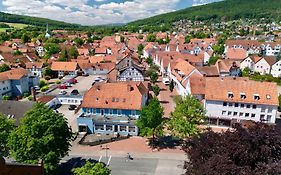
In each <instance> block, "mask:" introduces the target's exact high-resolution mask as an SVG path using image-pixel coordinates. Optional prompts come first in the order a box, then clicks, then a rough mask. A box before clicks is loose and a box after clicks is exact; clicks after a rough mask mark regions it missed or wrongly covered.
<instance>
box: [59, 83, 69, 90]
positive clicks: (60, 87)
mask: <svg viewBox="0 0 281 175" xmlns="http://www.w3.org/2000/svg"><path fill="white" fill-rule="evenodd" d="M58 87H59V89H67V85H65V84H61V85H59V86H58Z"/></svg>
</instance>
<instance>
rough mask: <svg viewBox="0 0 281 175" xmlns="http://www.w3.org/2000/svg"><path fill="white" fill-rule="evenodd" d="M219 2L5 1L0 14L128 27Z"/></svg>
mask: <svg viewBox="0 0 281 175" xmlns="http://www.w3.org/2000/svg"><path fill="white" fill-rule="evenodd" d="M214 1H218V0H1V1H0V11H3V12H8V13H14V14H23V15H29V16H37V17H44V18H49V19H54V20H60V21H65V22H69V23H78V24H82V25H101V24H112V23H126V22H130V21H134V20H137V19H142V18H147V17H150V16H154V15H158V14H161V13H167V12H171V11H174V10H178V9H182V8H186V7H190V6H193V5H199V4H205V3H210V2H214Z"/></svg>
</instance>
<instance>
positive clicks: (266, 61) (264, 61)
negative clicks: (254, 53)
mask: <svg viewBox="0 0 281 175" xmlns="http://www.w3.org/2000/svg"><path fill="white" fill-rule="evenodd" d="M274 63H275V60H274V58H272V57H263V58H261V59H260V60H258V61H257V62H256V63H255V65H254V72H258V73H260V74H261V75H265V74H270V71H271V66H272V65H273V64H274Z"/></svg>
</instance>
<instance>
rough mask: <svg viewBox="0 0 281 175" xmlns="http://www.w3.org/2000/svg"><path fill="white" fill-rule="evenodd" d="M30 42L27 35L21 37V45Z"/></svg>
mask: <svg viewBox="0 0 281 175" xmlns="http://www.w3.org/2000/svg"><path fill="white" fill-rule="evenodd" d="M30 40H31V38H30V37H29V36H28V35H27V34H23V35H22V36H21V42H22V43H27V42H29V41H30Z"/></svg>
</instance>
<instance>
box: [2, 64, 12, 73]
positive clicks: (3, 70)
mask: <svg viewBox="0 0 281 175" xmlns="http://www.w3.org/2000/svg"><path fill="white" fill-rule="evenodd" d="M8 70H11V68H10V66H8V65H7V64H2V65H1V66H0V72H6V71H8Z"/></svg>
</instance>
